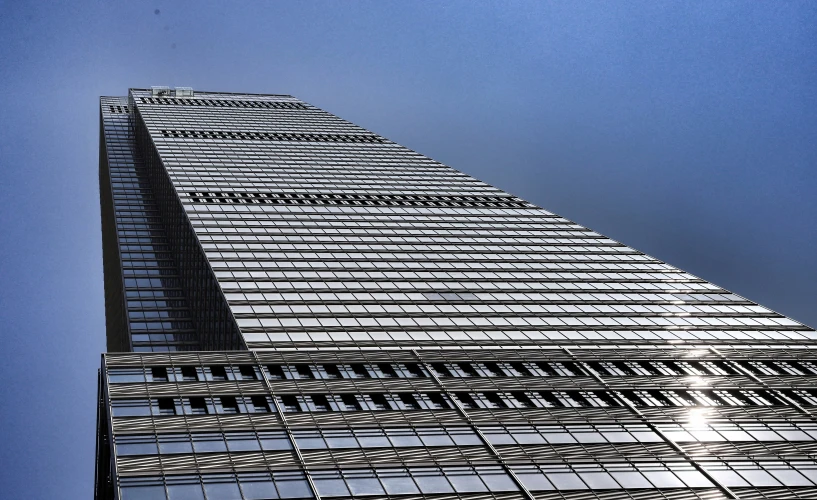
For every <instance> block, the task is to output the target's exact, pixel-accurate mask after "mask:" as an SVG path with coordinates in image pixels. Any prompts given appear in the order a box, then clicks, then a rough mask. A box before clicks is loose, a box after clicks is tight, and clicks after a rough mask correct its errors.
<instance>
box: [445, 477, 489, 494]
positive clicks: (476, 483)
mask: <svg viewBox="0 0 817 500" xmlns="http://www.w3.org/2000/svg"><path fill="white" fill-rule="evenodd" d="M446 477H447V478H448V481H449V482H450V483H451V486H453V487H454V491H456V492H457V493H472V492H473V493H478V492H483V491H488V487H486V486H485V483H483V482H482V480H481V479H480V478H479V476H477V475H476V474H474V473H473V472H470V473H456V472H454V473H451V472H449V473H447V474H446Z"/></svg>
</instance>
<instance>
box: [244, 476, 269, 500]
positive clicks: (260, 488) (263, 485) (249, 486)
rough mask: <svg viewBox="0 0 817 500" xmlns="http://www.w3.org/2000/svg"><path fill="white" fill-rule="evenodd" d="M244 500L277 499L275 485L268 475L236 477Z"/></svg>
mask: <svg viewBox="0 0 817 500" xmlns="http://www.w3.org/2000/svg"><path fill="white" fill-rule="evenodd" d="M238 483H239V485H241V491H242V493H243V494H244V499H245V500H274V499H277V498H278V491H277V490H276V489H275V483H273V482H272V479H271V478H270V476H269V475H268V474H242V475H239V477H238Z"/></svg>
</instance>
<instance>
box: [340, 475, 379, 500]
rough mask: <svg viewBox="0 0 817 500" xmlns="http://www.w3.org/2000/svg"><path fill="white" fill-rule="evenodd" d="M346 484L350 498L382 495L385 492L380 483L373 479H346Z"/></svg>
mask: <svg viewBox="0 0 817 500" xmlns="http://www.w3.org/2000/svg"><path fill="white" fill-rule="evenodd" d="M346 484H347V485H348V486H349V491H350V492H351V493H352V496H362V495H382V494H384V493H385V492H384V491H383V487H382V486H381V485H380V481H378V480H377V478H374V477H346Z"/></svg>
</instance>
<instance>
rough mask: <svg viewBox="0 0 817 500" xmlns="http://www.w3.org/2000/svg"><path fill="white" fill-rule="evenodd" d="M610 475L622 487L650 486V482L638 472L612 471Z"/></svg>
mask: <svg viewBox="0 0 817 500" xmlns="http://www.w3.org/2000/svg"><path fill="white" fill-rule="evenodd" d="M610 475H611V476H613V478H615V480H616V481H617V482H618V484H620V485H621V486H622V487H623V488H627V489H630V488H652V484H650V482H649V481H647V478H645V477H644V476H643V475H642V474H641V473H640V472H635V471H633V472H626V471H624V472H612V473H611V474H610Z"/></svg>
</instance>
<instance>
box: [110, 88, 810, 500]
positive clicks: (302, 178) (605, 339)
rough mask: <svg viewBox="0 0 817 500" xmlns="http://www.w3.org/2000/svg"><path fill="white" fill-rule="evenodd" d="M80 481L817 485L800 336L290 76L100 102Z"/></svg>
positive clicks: (169, 495) (511, 499) (445, 495)
mask: <svg viewBox="0 0 817 500" xmlns="http://www.w3.org/2000/svg"><path fill="white" fill-rule="evenodd" d="M100 110H101V118H100V120H101V137H100V190H101V196H100V198H101V204H102V230H103V257H104V269H105V301H106V321H107V339H108V351H109V352H108V353H107V354H104V355H103V356H102V366H101V370H100V380H99V387H100V390H99V401H98V403H99V412H98V413H99V418H98V434H97V472H96V498H97V500H109V499H117V500H141V499H170V500H188V499H193V500H203V499H207V500H213V499H236V500H238V499H247V500H250V499H253V500H260V499H300V498H304V499H307V498H315V499H320V498H327V499H328V498H333V499H339V498H343V497H355V498H357V497H368V498H370V499H372V500H384V499H386V498H404V499H406V500H419V499H429V500H434V499H439V500H454V499H463V500H471V499H472V500H489V499H497V500H517V499H519V500H533V499H537V500H546V499H555V498H575V499H625V498H645V499H646V498H649V499H654V498H664V499H679V500H680V499H698V498H701V499H715V498H817V419H815V415H816V414H817V356H815V352H816V351H815V350H814V348H815V346H817V332H815V331H814V330H813V329H811V328H809V327H807V326H805V325H802V324H800V323H797V322H796V321H793V320H791V319H789V318H786V317H784V316H782V315H780V314H777V313H775V312H774V311H771V310H769V309H766V308H764V307H762V306H759V305H757V304H755V303H753V302H751V301H749V300H746V299H744V298H743V297H740V296H737V295H735V294H732V293H731V292H729V291H727V290H724V289H722V288H720V287H718V286H716V285H713V284H711V283H708V282H706V281H704V280H703V279H700V278H698V277H696V276H692V275H690V274H688V273H685V272H684V271H682V270H679V269H677V268H674V267H672V266H670V265H668V264H665V263H663V262H661V261H659V260H657V259H655V258H653V257H650V256H648V255H644V254H643V253H640V252H638V251H637V250H634V249H632V248H629V247H627V246H625V245H623V244H621V243H619V242H616V241H613V240H611V239H609V238H606V237H604V236H602V235H600V234H598V233H595V232H593V231H591V230H589V229H587V228H584V227H582V226H580V225H578V224H576V223H574V222H571V221H570V220H568V219H565V218H563V217H560V216H558V215H556V214H553V213H551V212H549V211H547V210H544V209H542V208H539V207H537V206H535V205H533V204H531V203H529V202H527V201H525V200H522V199H519V198H517V197H515V196H512V195H510V194H507V193H505V192H503V191H501V190H499V189H497V188H495V187H492V186H490V185H488V184H485V183H483V182H480V181H478V180H476V179H474V178H472V177H470V176H468V175H466V174H463V173H461V172H459V171H457V170H454V169H452V168H450V167H448V166H445V165H442V164H440V163H438V162H436V161H434V160H431V159H429V158H427V157H425V156H423V155H421V154H418V153H416V152H414V151H411V150H409V149H407V148H405V147H402V146H400V145H398V144H395V143H394V142H392V141H390V140H388V139H386V138H384V137H381V136H379V135H377V134H374V133H372V132H370V131H368V130H365V129H363V128H360V127H358V126H356V125H354V124H352V123H349V122H347V121H344V120H342V119H340V118H338V117H336V116H334V115H332V114H330V113H327V112H325V111H322V110H320V109H318V108H316V107H314V106H312V105H310V104H307V103H305V102H302V101H300V100H298V99H296V98H294V97H291V96H285V95H252V94H231V93H213V92H193V91H192V90H191V89H187V88H177V89H175V90H174V89H169V88H159V87H156V88H152V89H131V90H130V91H129V93H128V96H127V97H103V98H102V99H101V107H100Z"/></svg>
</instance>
